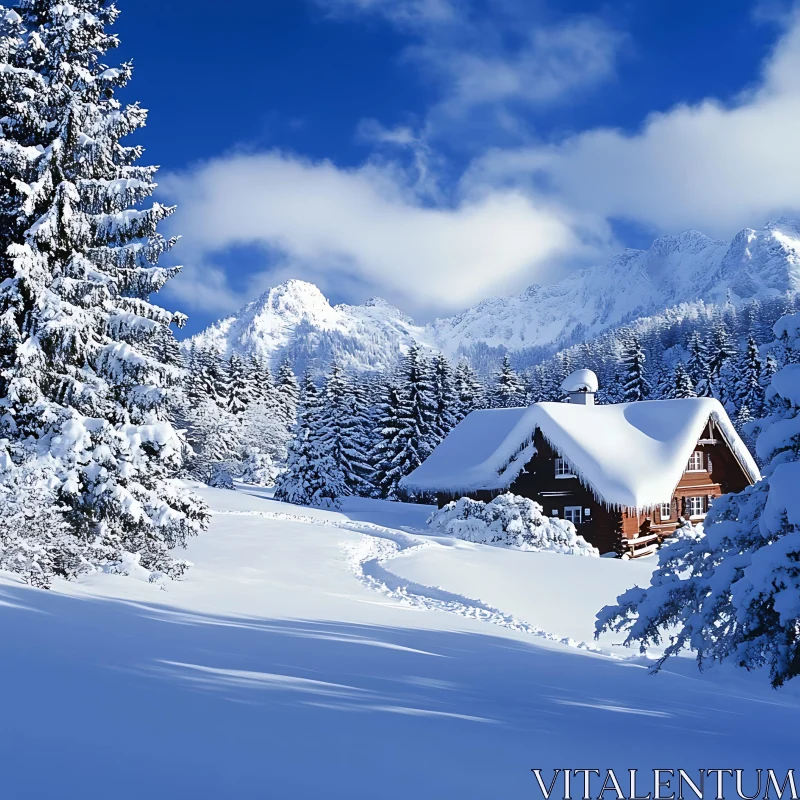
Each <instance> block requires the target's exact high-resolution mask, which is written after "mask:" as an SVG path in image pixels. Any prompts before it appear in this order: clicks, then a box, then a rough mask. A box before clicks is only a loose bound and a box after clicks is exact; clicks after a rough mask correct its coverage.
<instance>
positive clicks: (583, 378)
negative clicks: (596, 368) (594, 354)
mask: <svg viewBox="0 0 800 800" xmlns="http://www.w3.org/2000/svg"><path fill="white" fill-rule="evenodd" d="M597 387H598V382H597V375H595V374H594V372H592V371H591V370H590V369H576V370H575V372H573V373H572V374H571V375H567V377H566V378H564V381H563V383H562V384H561V391H562V392H566V393H567V394H571V393H572V392H596V391H597Z"/></svg>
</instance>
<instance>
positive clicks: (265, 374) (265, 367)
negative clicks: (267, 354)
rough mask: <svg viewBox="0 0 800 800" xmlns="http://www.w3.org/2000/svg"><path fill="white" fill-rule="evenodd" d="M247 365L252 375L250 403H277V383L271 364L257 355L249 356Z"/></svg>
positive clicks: (246, 360)
mask: <svg viewBox="0 0 800 800" xmlns="http://www.w3.org/2000/svg"><path fill="white" fill-rule="evenodd" d="M245 363H246V365H247V370H248V371H249V373H250V402H252V403H263V402H267V403H273V404H275V403H277V397H276V395H275V388H276V387H275V381H274V380H273V378H272V371H271V370H270V368H269V364H267V363H266V361H264V359H263V358H261V356H259V355H258V354H256V353H251V354H250V355H248V356H247V357H246V359H245Z"/></svg>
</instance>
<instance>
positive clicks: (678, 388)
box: [666, 361, 697, 399]
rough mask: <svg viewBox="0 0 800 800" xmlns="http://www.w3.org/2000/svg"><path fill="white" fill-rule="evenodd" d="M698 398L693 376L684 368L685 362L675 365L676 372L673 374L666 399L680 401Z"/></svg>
mask: <svg viewBox="0 0 800 800" xmlns="http://www.w3.org/2000/svg"><path fill="white" fill-rule="evenodd" d="M696 396H697V395H696V393H695V391H694V384H693V383H692V379H691V376H690V375H689V373H688V372H687V371H686V367H684V366H683V362H682V361H679V362H678V363H677V364H676V365H675V371H674V372H673V373H672V383H671V385H670V387H669V392H668V393H667V394H666V397H669V398H677V399H680V398H684V397H696Z"/></svg>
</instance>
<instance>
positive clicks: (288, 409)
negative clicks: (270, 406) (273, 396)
mask: <svg viewBox="0 0 800 800" xmlns="http://www.w3.org/2000/svg"><path fill="white" fill-rule="evenodd" d="M275 388H276V390H277V392H278V400H279V408H280V409H281V414H282V415H283V420H284V422H285V424H286V426H287V427H288V428H291V427H292V426H293V425H294V423H295V421H296V419H297V403H298V401H299V398H300V386H299V384H298V383H297V378H296V377H295V374H294V372H293V371H292V365H291V364H290V363H289V362H288V361H286V360H284V361H283V362H282V363H281V365H280V367H279V368H278V374H277V376H276V379H275Z"/></svg>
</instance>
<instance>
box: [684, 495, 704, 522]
mask: <svg viewBox="0 0 800 800" xmlns="http://www.w3.org/2000/svg"><path fill="white" fill-rule="evenodd" d="M693 500H697V501H698V502H699V505H700V511H699V512H698V513H697V514H695V513H693V511H692V505H693V504H692V501H693ZM706 511H707V509H706V497H705V495H692V496H691V497H687V498H686V514H687V516H688V517H689V519H698V518H699V517H704V516H705V515H706Z"/></svg>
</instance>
